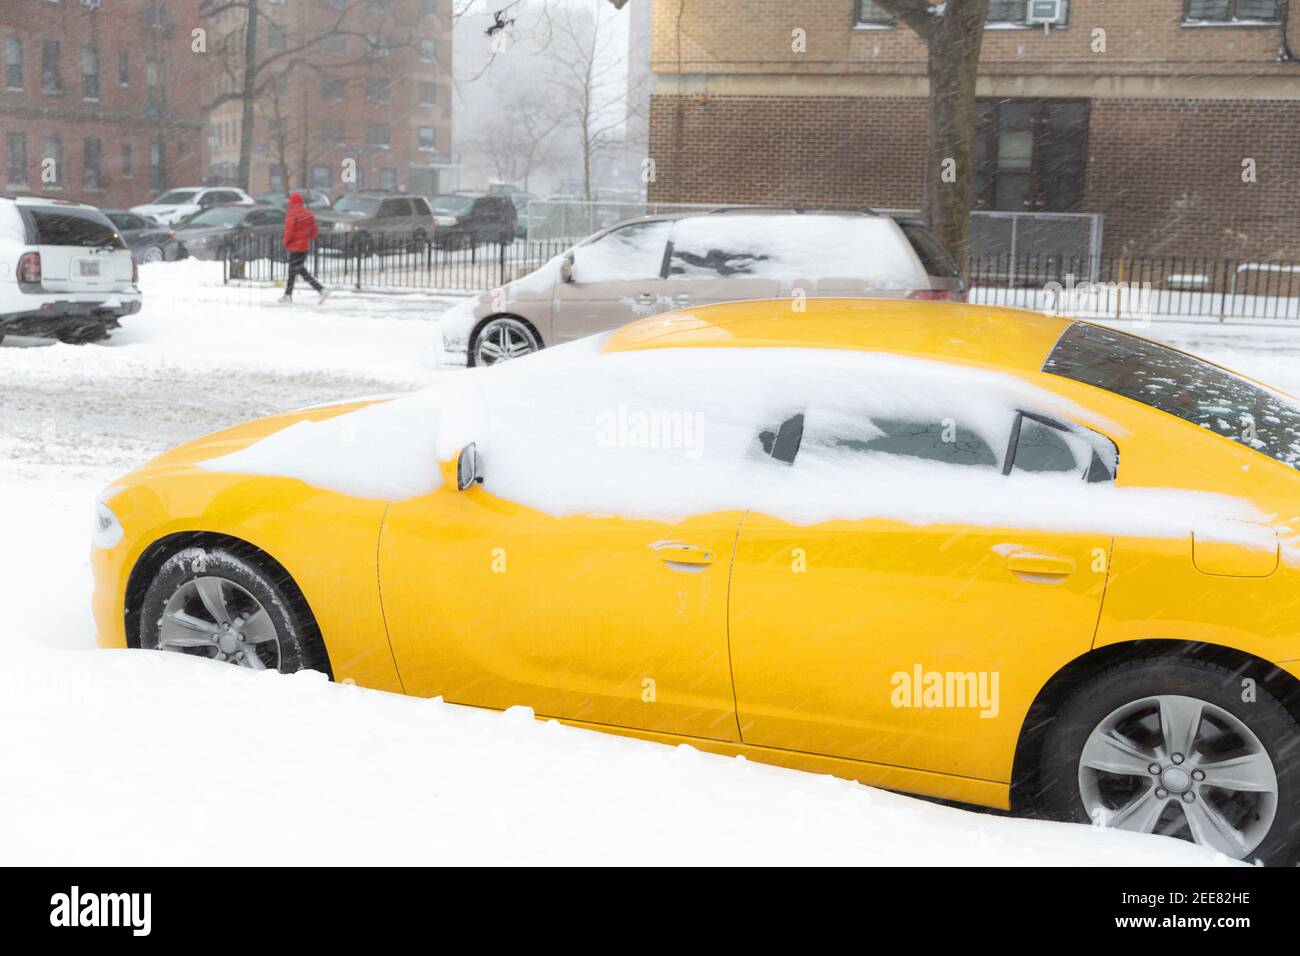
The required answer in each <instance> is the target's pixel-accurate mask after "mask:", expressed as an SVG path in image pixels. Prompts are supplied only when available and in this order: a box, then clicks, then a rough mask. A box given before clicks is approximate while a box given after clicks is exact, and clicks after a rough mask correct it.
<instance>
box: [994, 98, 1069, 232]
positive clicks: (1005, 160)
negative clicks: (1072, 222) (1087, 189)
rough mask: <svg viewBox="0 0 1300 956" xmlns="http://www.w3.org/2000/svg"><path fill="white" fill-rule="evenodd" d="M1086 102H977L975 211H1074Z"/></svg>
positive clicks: (1059, 100) (1062, 100)
mask: <svg viewBox="0 0 1300 956" xmlns="http://www.w3.org/2000/svg"><path fill="white" fill-rule="evenodd" d="M1089 105H1090V104H1089V101H1088V100H1066V99H1030V98H1022V99H1004V100H980V101H978V103H977V104H976V107H975V116H976V120H975V123H976V126H975V129H976V142H975V208H976V209H996V210H999V211H1002V212H1076V211H1077V210H1078V209H1079V207H1080V205H1081V204H1082V202H1083V185H1084V182H1083V180H1084V167H1085V159H1086V155H1087V146H1088V120H1089V116H1090V112H1089Z"/></svg>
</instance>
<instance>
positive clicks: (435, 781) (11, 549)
mask: <svg viewBox="0 0 1300 956" xmlns="http://www.w3.org/2000/svg"><path fill="white" fill-rule="evenodd" d="M143 284H144V288H145V297H146V305H145V309H144V311H143V312H141V313H140V314H139V315H137V316H133V317H129V318H127V319H125V320H124V322H123V328H122V329H121V330H119V331H117V332H116V333H115V334H114V336H113V337H112V339H111V340H109V341H108V342H106V343H103V344H99V345H91V346H68V345H61V344H50V343H47V342H44V341H41V340H35V339H25V340H24V339H8V340H6V341H5V342H4V344H3V345H2V346H0V381H3V383H4V385H3V388H0V531H2V532H3V545H0V606H3V607H4V609H5V623H6V627H5V628H4V631H3V636H2V637H0V641H4V642H5V646H4V648H3V649H2V652H3V654H4V659H5V660H6V662H7V675H6V676H7V678H8V680H7V682H6V685H7V689H6V692H5V693H4V694H0V754H3V760H0V862H6V863H49V864H96V863H98V864H105V863H139V864H144V863H240V862H256V863H317V862H319V863H326V862H328V863H334V864H344V863H366V862H405V863H453V862H460V863H466V862H479V863H500V862H520V863H522V862H539V863H540V862H550V863H556V862H569V863H573V862H588V863H598V862H621V863H632V864H636V863H643V864H644V863H681V862H690V863H699V862H713V863H722V862H734V863H759V862H767V863H778V862H805V863H821V862H835V863H896V864H925V863H959V864H964V863H972V864H974V863H984V864H988V863H1022V864H1029V865H1046V864H1071V865H1081V864H1094V863H1095V864H1111V865H1142V864H1160V865H1169V864H1198V863H1215V862H1223V861H1222V860H1216V859H1215V858H1213V857H1212V856H1211V855H1209V854H1208V853H1205V852H1203V851H1201V850H1199V849H1197V848H1196V847H1193V846H1190V845H1188V844H1183V843H1178V842H1176V841H1172V840H1164V839H1159V838H1156V837H1143V836H1138V835H1134V834H1127V833H1120V832H1115V831H1103V830H1098V829H1096V828H1090V827H1075V826H1064V825H1058V824H1046V823H1040V822H1029V821H1021V820H1013V819H1009V818H1005V817H1002V816H998V815H994V814H982V813H972V812H968V811H964V810H959V809H954V808H949V807H942V806H937V805H934V804H930V803H927V802H924V801H919V800H914V799H911V798H907V797H902V796H898V795H894V794H889V793H885V792H882V791H878V790H873V789H870V788H866V787H862V786H859V785H856V784H852V783H847V782H844V781H840V780H834V779H831V778H828V777H819V776H814V775H810V774H802V773H797V772H794V771H785V770H779V769H774V768H770V767H763V766H760V765H757V764H753V763H750V762H746V761H742V760H730V759H725V758H721V757H715V756H710V755H705V754H702V753H699V752H696V751H694V750H692V749H691V748H669V747H663V746H660V745H656V744H650V743H643V742H639V741H632V740H624V739H619V738H614V737H609V736H605V735H601V734H596V733H592V732H588V731H582V730H575V729H572V728H565V727H561V726H559V725H557V724H551V723H548V724H542V723H538V722H535V721H532V720H529V719H527V713H526V712H525V711H522V710H520V711H514V712H510V713H507V714H505V715H499V714H494V713H489V712H484V711H479V710H475V709H472V708H461V707H455V706H451V705H446V704H443V703H441V702H436V701H422V700H414V699H407V698H402V697H398V696H394V695H388V694H381V693H377V692H372V691H366V690H362V689H359V688H356V687H349V686H344V685H333V684H329V683H328V682H326V681H325V680H324V679H323V678H320V677H318V676H317V675H312V674H301V675H294V676H292V677H283V676H280V675H276V674H264V673H263V674H259V673H254V672H251V671H243V670H237V669H235V668H229V667H225V666H222V665H216V664H207V663H204V662H201V661H196V660H194V659H191V658H185V657H181V656H180V655H154V654H142V653H138V652H103V651H98V650H94V649H93V626H92V623H91V620H90V614H89V608H88V597H89V590H90V576H89V567H88V560H87V550H88V547H89V545H88V530H89V524H90V521H89V517H90V502H91V500H92V499H93V497H94V495H95V493H96V492H97V491H98V490H99V489H100V488H101V487H103V485H105V484H106V483H108V482H109V481H110V480H111V479H112V478H114V477H115V476H116V475H118V474H120V473H121V472H123V471H125V470H127V469H129V468H132V467H134V466H136V465H138V464H140V463H141V462H143V461H144V460H145V459H147V458H148V457H150V456H151V455H153V454H155V453H157V452H159V451H161V450H163V449H164V448H166V447H168V446H170V445H173V444H175V443H177V442H179V441H183V440H185V439H188V438H192V437H195V436H197V435H200V434H202V433H204V432H208V431H211V430H213V429H215V428H219V427H221V426H224V425H227V424H230V423H233V422H236V421H239V420H242V419H246V418H250V417H253V416H257V415H262V414H269V413H272V412H277V411H283V410H286V409H290V408H295V407H299V406H302V405H308V404H313V403H317V402H323V401H331V400H337V399H342V398H349V397H356V396H363V395H371V394H377V393H390V392H402V391H410V390H413V389H415V388H418V387H420V386H422V385H425V384H427V383H429V382H431V381H433V380H434V378H435V377H436V376H437V375H456V374H463V373H460V372H456V371H446V372H439V371H437V370H436V369H435V368H434V367H433V341H434V333H435V323H436V320H437V316H438V314H439V313H440V312H441V311H442V310H443V309H445V308H446V307H447V305H449V304H450V303H452V302H454V301H456V300H455V299H453V298H449V297H437V296H422V295H408V296H380V295H356V294H349V293H346V292H340V293H337V294H336V295H335V296H334V297H333V298H332V299H331V300H330V301H329V302H328V303H327V304H326V305H324V306H315V305H308V304H306V303H309V302H313V301H314V298H315V297H314V296H312V295H301V296H299V298H300V300H301V302H300V304H297V305H295V306H292V307H289V308H286V307H282V306H279V305H277V304H275V299H276V298H277V297H278V295H279V292H278V290H273V289H249V288H244V289H234V288H223V287H221V286H220V267H219V266H217V265H214V264H212V263H196V262H182V263H165V264H159V265H153V266H146V267H144V270H143ZM1137 331H1139V332H1141V333H1143V334H1147V335H1150V336H1152V337H1155V338H1159V339H1162V340H1165V341H1168V342H1170V343H1171V344H1174V345H1178V346H1180V347H1185V348H1189V349H1191V350H1193V351H1197V352H1200V353H1201V354H1204V355H1206V356H1207V357H1210V358H1212V359H1215V360H1217V361H1220V362H1222V363H1223V364H1226V365H1228V366H1230V367H1234V368H1236V369H1237V370H1239V371H1242V372H1245V373H1247V374H1250V375H1253V376H1255V377H1257V378H1260V379H1262V380H1264V381H1266V382H1268V383H1269V384H1273V385H1276V386H1278V387H1281V388H1283V389H1286V390H1288V391H1292V392H1300V328H1290V327H1288V328H1281V327H1262V326H1213V325H1183V324H1178V325H1175V324H1155V325H1152V326H1150V327H1147V328H1142V329H1138V330H1137Z"/></svg>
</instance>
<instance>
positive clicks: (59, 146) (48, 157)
mask: <svg viewBox="0 0 1300 956" xmlns="http://www.w3.org/2000/svg"><path fill="white" fill-rule="evenodd" d="M47 170H48V172H47ZM41 182H42V183H44V185H45V186H47V187H51V188H58V187H61V186H62V185H63V140H61V139H59V137H57V136H44V137H42V138H41Z"/></svg>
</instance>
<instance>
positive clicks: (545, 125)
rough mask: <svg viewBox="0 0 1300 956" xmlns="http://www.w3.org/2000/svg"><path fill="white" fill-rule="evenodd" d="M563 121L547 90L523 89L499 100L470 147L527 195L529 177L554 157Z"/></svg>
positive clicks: (503, 177) (544, 166)
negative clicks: (557, 135)
mask: <svg viewBox="0 0 1300 956" xmlns="http://www.w3.org/2000/svg"><path fill="white" fill-rule="evenodd" d="M563 119H564V117H563V115H562V114H561V113H560V112H558V111H556V110H555V109H554V108H553V105H552V103H551V101H550V99H549V98H548V97H547V95H546V93H545V91H543V90H540V89H537V88H531V89H526V90H521V91H519V92H518V93H515V94H514V95H507V96H504V97H501V98H499V99H497V101H496V109H494V110H493V112H492V114H491V116H490V117H488V119H487V121H486V122H485V123H484V125H483V126H482V128H481V129H480V130H479V131H478V134H477V135H476V136H475V137H474V139H473V140H472V141H471V144H470V148H471V149H472V150H473V151H474V152H476V153H478V154H479V155H480V156H482V157H483V159H484V160H485V161H486V162H487V163H488V164H490V165H491V167H492V168H493V170H494V171H495V172H496V175H497V178H498V179H501V180H503V181H505V182H511V183H519V184H520V185H521V186H522V187H523V189H524V191H525V192H527V191H528V181H529V178H530V177H531V176H532V175H533V174H535V173H536V172H538V171H539V170H541V169H544V168H546V167H547V166H548V165H550V163H551V162H552V161H553V160H554V158H555V153H556V150H555V133H556V130H557V129H559V127H560V125H561V123H562V122H563Z"/></svg>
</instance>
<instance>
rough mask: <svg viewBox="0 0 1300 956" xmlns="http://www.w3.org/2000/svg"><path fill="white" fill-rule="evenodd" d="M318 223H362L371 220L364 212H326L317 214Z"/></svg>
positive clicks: (322, 211)
mask: <svg viewBox="0 0 1300 956" xmlns="http://www.w3.org/2000/svg"><path fill="white" fill-rule="evenodd" d="M315 215H316V221H317V222H360V221H361V220H363V219H369V218H370V216H369V215H367V214H366V213H364V212H335V211H333V210H324V209H322V210H321V211H320V212H318V213H316V214H315Z"/></svg>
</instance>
